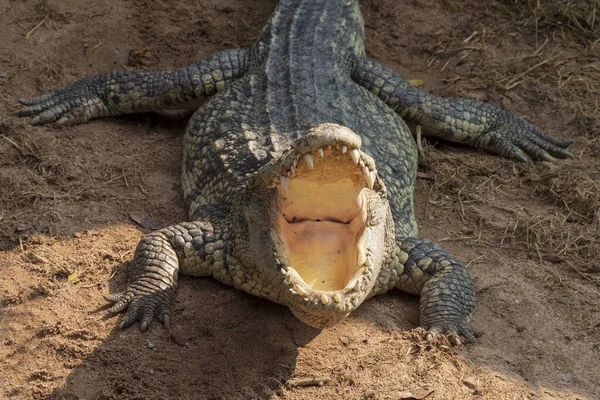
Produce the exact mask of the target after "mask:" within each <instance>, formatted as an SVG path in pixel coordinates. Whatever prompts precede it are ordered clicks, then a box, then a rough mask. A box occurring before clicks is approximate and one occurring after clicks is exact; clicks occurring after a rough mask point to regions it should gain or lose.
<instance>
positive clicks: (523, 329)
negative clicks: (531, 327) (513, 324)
mask: <svg viewBox="0 0 600 400" xmlns="http://www.w3.org/2000/svg"><path fill="white" fill-rule="evenodd" d="M526 329H527V327H526V326H524V325H519V326H517V332H519V333H521V332H525V330H526Z"/></svg>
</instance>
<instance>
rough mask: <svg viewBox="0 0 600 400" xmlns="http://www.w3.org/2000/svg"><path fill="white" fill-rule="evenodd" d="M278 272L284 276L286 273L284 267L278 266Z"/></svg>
mask: <svg viewBox="0 0 600 400" xmlns="http://www.w3.org/2000/svg"><path fill="white" fill-rule="evenodd" d="M279 272H281V275H283V276H286V275H287V273H288V272H287V271H286V269H285V268H280V269H279Z"/></svg>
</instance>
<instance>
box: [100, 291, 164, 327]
mask: <svg viewBox="0 0 600 400" xmlns="http://www.w3.org/2000/svg"><path fill="white" fill-rule="evenodd" d="M104 298H105V299H106V301H108V302H110V303H113V305H112V307H110V308H109V309H108V313H110V314H118V313H120V312H122V311H125V315H124V316H123V318H122V319H121V322H120V323H119V329H123V328H127V327H128V326H131V325H132V324H133V323H134V322H135V321H140V329H141V330H142V332H143V331H146V330H147V329H148V326H149V325H150V324H151V323H152V320H153V319H155V318H156V319H157V320H158V321H160V322H162V324H163V325H164V326H165V328H169V325H170V310H169V304H170V298H169V296H168V294H167V293H166V292H161V291H154V292H147V291H141V290H139V289H136V288H133V287H131V286H130V287H128V288H127V289H126V290H125V291H123V292H120V293H115V294H109V295H106V296H104Z"/></svg>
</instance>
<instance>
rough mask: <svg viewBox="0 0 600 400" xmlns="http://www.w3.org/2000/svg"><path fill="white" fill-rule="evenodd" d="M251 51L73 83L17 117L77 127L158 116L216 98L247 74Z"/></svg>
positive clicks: (30, 105)
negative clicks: (107, 119)
mask: <svg viewBox="0 0 600 400" xmlns="http://www.w3.org/2000/svg"><path fill="white" fill-rule="evenodd" d="M249 54H250V50H249V49H245V48H244V49H233V50H225V51H221V52H219V53H215V54H213V55H211V56H209V57H207V58H204V59H202V60H200V61H198V62H196V63H194V64H191V65H190V66H188V67H185V68H182V69H178V70H175V71H164V72H143V71H112V72H108V73H106V74H103V75H97V76H92V77H88V78H84V79H81V80H79V81H77V82H74V83H72V84H70V85H68V86H65V87H64V88H62V89H58V90H56V91H54V92H50V93H47V94H44V95H42V96H40V97H36V98H34V99H31V100H19V102H20V103H21V104H23V105H24V107H23V108H21V109H20V110H17V111H15V112H14V115H16V116H18V117H33V119H32V121H31V122H32V124H33V125H41V124H46V123H50V122H55V121H56V124H57V125H75V124H81V123H84V122H86V121H88V120H90V119H94V118H99V117H109V116H116V115H122V114H131V113H137V112H151V111H160V110H162V109H165V108H168V107H172V106H175V105H178V104H183V105H184V104H186V103H190V102H191V101H193V100H194V99H197V98H200V97H205V96H212V95H213V94H215V93H217V92H218V91H220V90H222V89H224V88H225V87H226V86H227V85H229V84H230V83H231V82H233V81H234V80H236V79H238V78H240V77H241V76H243V74H244V73H245V71H246V69H247V66H248V59H249Z"/></svg>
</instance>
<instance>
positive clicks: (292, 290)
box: [289, 288, 297, 294]
mask: <svg viewBox="0 0 600 400" xmlns="http://www.w3.org/2000/svg"><path fill="white" fill-rule="evenodd" d="M289 291H290V293H291V294H297V293H296V291H295V290H294V289H292V288H289Z"/></svg>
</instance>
